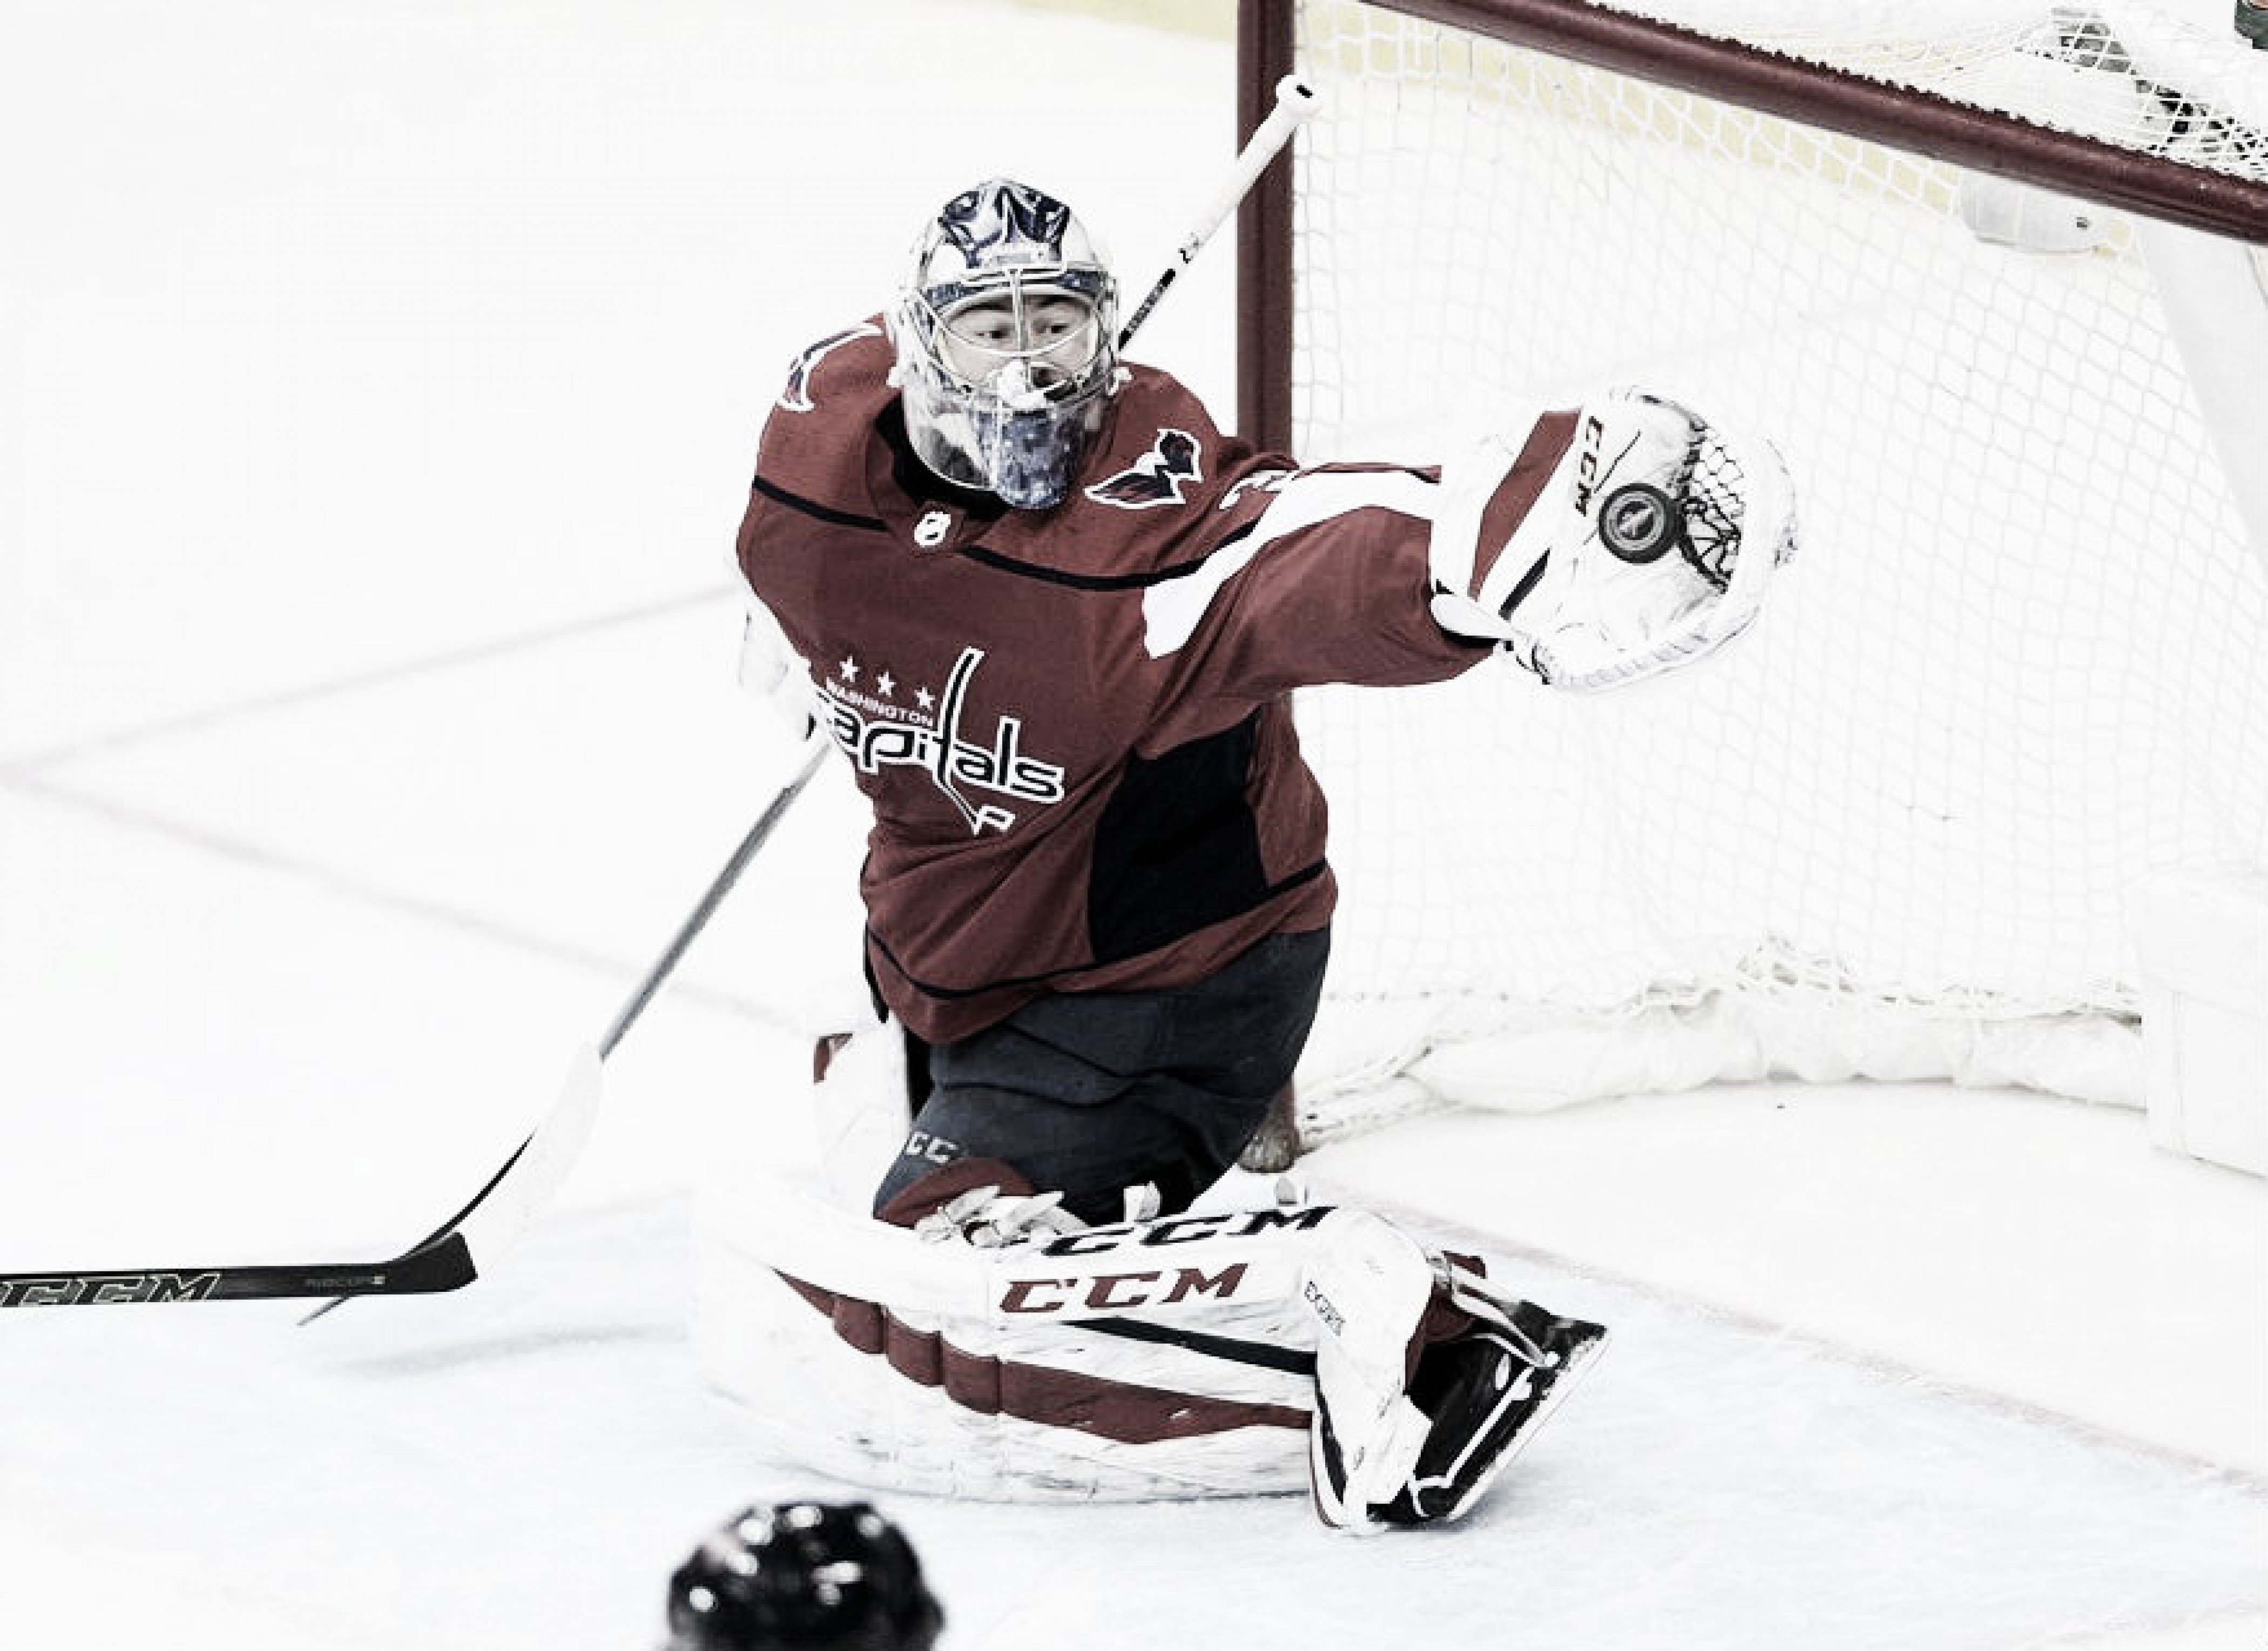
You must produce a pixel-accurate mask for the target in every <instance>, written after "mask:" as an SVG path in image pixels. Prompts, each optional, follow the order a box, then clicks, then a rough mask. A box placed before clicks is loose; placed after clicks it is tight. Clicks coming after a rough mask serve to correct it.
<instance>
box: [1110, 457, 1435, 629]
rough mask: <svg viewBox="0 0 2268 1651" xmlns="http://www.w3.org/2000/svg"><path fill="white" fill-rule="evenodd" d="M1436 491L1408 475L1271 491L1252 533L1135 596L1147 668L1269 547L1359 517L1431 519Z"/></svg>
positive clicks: (1323, 475) (1321, 473) (1339, 478)
mask: <svg viewBox="0 0 2268 1651" xmlns="http://www.w3.org/2000/svg"><path fill="white" fill-rule="evenodd" d="M1274 491H1275V495H1276V497H1275V498H1274V499H1273V500H1271V501H1270V504H1269V506H1268V508H1267V510H1266V511H1264V512H1262V514H1261V516H1260V518H1259V520H1256V522H1255V523H1254V524H1253V527H1252V531H1251V532H1250V533H1249V534H1246V535H1245V536H1244V537H1243V538H1242V539H1240V540H1238V541H1237V542H1236V543H1235V544H1233V545H1232V546H1231V547H1229V548H1228V549H1226V550H1219V551H1216V552H1215V553H1214V554H1213V555H1211V556H1208V557H1206V558H1205V560H1204V564H1203V565H1202V566H1200V567H1199V568H1198V569H1197V571H1195V572H1194V573H1190V574H1189V575H1187V576H1185V577H1183V578H1182V579H1167V580H1166V581H1165V582H1164V583H1163V584H1160V585H1153V586H1151V587H1150V588H1149V589H1148V590H1147V591H1145V592H1144V593H1143V596H1142V617H1143V620H1144V623H1145V632H1144V636H1143V649H1144V652H1147V653H1148V654H1149V656H1150V657H1151V658H1152V659H1153V660H1161V659H1163V658H1165V657H1166V655H1167V654H1169V653H1174V652H1179V651H1180V650H1181V649H1182V647H1183V646H1184V645H1186V644H1187V643H1188V642H1189V638H1190V637H1192V636H1194V635H1195V634H1196V633H1197V626H1198V625H1199V624H1200V623H1203V622H1204V616H1205V615H1206V613H1207V612H1208V611H1209V610H1210V609H1211V607H1212V602H1213V598H1214V597H1216V596H1218V595H1219V593H1220V592H1221V589H1222V587H1223V586H1226V585H1227V583H1228V582H1229V580H1231V579H1234V578H1235V577H1236V576H1237V575H1238V574H1239V573H1241V572H1242V571H1244V569H1245V567H1246V566H1247V564H1249V563H1250V562H1251V560H1252V558H1253V557H1254V556H1257V555H1259V554H1260V552H1261V551H1262V550H1263V549H1266V548H1267V547H1268V546H1269V544H1270V543H1271V542H1274V541H1276V540H1278V539H1281V538H1283V537H1284V536H1285V535H1286V534H1294V533H1297V532H1299V531H1300V529H1301V528H1303V527H1314V525H1315V524H1316V523H1317V522H1322V521H1329V520H1330V519H1331V518H1332V517H1334V516H1344V515H1346V514H1348V513H1349V512H1353V511H1358V510H1390V511H1396V512H1400V513H1401V514H1403V515H1405V516H1413V517H1416V518H1417V519H1418V520H1420V521H1429V520H1432V514H1433V503H1434V500H1435V499H1436V498H1438V497H1439V495H1440V486H1439V484H1438V483H1434V482H1432V481H1431V480H1429V479H1428V478H1426V477H1425V476H1422V475H1417V474H1416V473H1414V472H1412V471H1409V470H1305V471H1301V472H1300V473H1299V474H1298V475H1292V476H1291V477H1288V478H1287V479H1285V481H1283V482H1281V483H1278V484H1277V486H1276V488H1275V490H1274Z"/></svg>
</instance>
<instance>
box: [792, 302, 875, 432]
mask: <svg viewBox="0 0 2268 1651" xmlns="http://www.w3.org/2000/svg"><path fill="white" fill-rule="evenodd" d="M881 335H882V329H881V328H879V327H877V326H875V325H874V324H873V322H871V321H861V322H859V324H858V326H856V327H852V328H846V329H844V330H843V331H842V332H839V333H833V334H830V335H828V336H827V337H825V338H822V339H821V340H820V341H819V342H818V343H815V344H814V345H812V347H811V348H810V349H808V350H805V351H804V352H803V353H802V354H801V355H799V356H798V357H796V358H795V365H793V366H792V367H790V368H789V369H788V370H787V387H786V388H785V389H784V390H782V391H781V392H780V394H779V404H780V406H781V408H782V409H784V410H786V411H788V412H791V413H808V412H812V411H814V410H815V409H817V407H818V405H819V404H818V403H817V402H814V401H813V400H812V399H811V375H812V374H813V373H814V372H816V371H817V370H818V367H819V364H820V363H821V361H823V360H825V359H826V358H827V357H828V354H829V353H830V352H831V351H834V350H840V349H842V348H843V345H845V344H849V343H857V342H858V340H859V339H861V338H880V336H881Z"/></svg>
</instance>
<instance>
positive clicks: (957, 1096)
mask: <svg viewBox="0 0 2268 1651" xmlns="http://www.w3.org/2000/svg"><path fill="white" fill-rule="evenodd" d="M1329 952H1330V935H1329V931H1328V930H1322V929H1318V930H1314V931H1311V932H1307V933H1303V934H1278V935H1271V936H1270V938H1268V939H1267V940H1262V941H1261V942H1260V943H1259V944H1257V945H1256V946H1254V947H1252V948H1251V949H1249V950H1248V951H1247V952H1245V953H1244V954H1242V955H1241V956H1240V957H1238V958H1237V959H1236V960H1235V961H1234V962H1231V963H1230V964H1229V965H1228V966H1227V967H1226V969H1221V970H1220V971H1219V973H1217V974H1215V975H1213V976H1212V977H1211V978H1209V979H1206V980H1204V981H1201V982H1198V983H1197V984H1194V985H1189V986H1182V987H1176V988H1174V989H1172V990H1170V991H1127V992H1093V993H1081V994H1063V995H1058V996H1054V997H1047V998H1040V999H1035V1000H1034V1001H1033V1002H1031V1003H1028V1004H1027V1005H1025V1006H1023V1007H1022V1008H1020V1009H1019V1010H1018V1011H1016V1013H1013V1014H1012V1015H1010V1016H1009V1017H1008V1018H1007V1019H1006V1020H1005V1021H1001V1022H999V1023H998V1025H995V1026H991V1027H988V1028H986V1029H985V1030H983V1031H982V1032H979V1033H977V1034H976V1035H975V1036H971V1037H967V1038H963V1039H961V1041H959V1042H958V1043H943V1044H938V1045H935V1046H918V1045H917V1046H916V1047H914V1048H912V1049H910V1050H909V1072H910V1074H911V1080H912V1086H913V1089H914V1092H915V1093H916V1094H917V1095H918V1094H922V1093H924V1088H925V1092H926V1095H927V1099H926V1100H925V1101H924V1102H922V1104H921V1105H920V1106H919V1107H918V1109H917V1110H916V1112H915V1114H914V1118H913V1127H912V1131H911V1132H910V1133H909V1135H908V1136H907V1138H906V1143H905V1146H904V1148H903V1149H902V1151H901V1153H899V1155H898V1157H897V1159H896V1160H895V1162H894V1163H893V1164H892V1165H891V1167H890V1168H889V1169H888V1170H887V1172H886V1173H885V1175H884V1176H883V1178H882V1182H881V1184H880V1187H879V1188H878V1189H877V1190H876V1192H875V1195H874V1209H875V1211H876V1212H877V1213H880V1212H882V1211H883V1210H884V1209H886V1208H887V1207H888V1206H890V1205H893V1204H896V1203H898V1202H899V1200H900V1198H901V1195H902V1194H904V1193H905V1192H906V1191H907V1190H908V1189H909V1188H910V1187H912V1186H913V1185H914V1183H917V1182H918V1181H919V1180H921V1179H922V1178H923V1177H924V1176H927V1175H929V1174H930V1173H931V1172H932V1171H934V1170H936V1169H938V1168H940V1167H941V1166H943V1165H945V1164H948V1163H951V1162H954V1161H956V1160H959V1159H962V1158H991V1159H998V1160H1001V1161H1005V1162H1006V1163H1008V1164H1012V1165H1013V1166H1014V1167H1015V1168H1018V1169H1020V1170H1021V1171H1022V1172H1023V1174H1024V1176H1026V1177H1027V1179H1028V1180H1029V1181H1030V1182H1031V1183H1032V1184H1033V1185H1034V1186H1035V1187H1037V1188H1039V1189H1040V1190H1042V1191H1060V1192H1062V1193H1063V1194H1064V1208H1065V1209H1066V1210H1068V1211H1070V1212H1071V1213H1072V1214H1073V1215H1076V1216H1078V1217H1079V1219H1080V1220H1085V1221H1089V1222H1096V1223H1100V1222H1108V1221H1115V1220H1119V1219H1120V1215H1121V1211H1122V1207H1123V1205H1122V1200H1123V1190H1124V1189H1125V1188H1127V1187H1130V1186H1138V1185H1141V1184H1142V1183H1145V1182H1146V1183H1152V1184H1153V1185H1155V1186H1156V1188H1157V1189H1158V1192H1159V1196H1160V1199H1161V1200H1162V1202H1163V1210H1164V1212H1167V1213H1171V1212H1174V1211H1176V1210H1180V1209H1182V1208H1184V1207H1186V1206H1187V1205H1188V1204H1189V1200H1190V1199H1192V1198H1195V1197H1196V1196H1197V1194H1198V1193H1200V1192H1202V1191H1203V1190H1204V1189H1205V1188H1206V1187H1208V1186H1210V1185H1211V1184H1212V1183H1213V1182H1215V1181H1216V1180H1218V1179H1219V1177H1220V1176H1221V1174H1222V1172H1224V1171H1225V1170H1226V1169H1227V1168H1228V1167H1229V1166H1230V1165H1231V1164H1232V1163H1233V1162H1235V1161H1236V1156H1237V1153H1239V1152H1240V1151H1241V1150H1242V1149H1243V1146H1244V1144H1245V1143H1246V1142H1247V1141H1248V1140H1249V1139H1251V1138H1252V1135H1253V1133H1254V1131H1256V1130H1257V1129H1258V1128H1259V1127H1260V1125H1261V1123H1262V1122H1263V1119H1265V1117H1267V1114H1268V1106H1269V1102H1270V1101H1271V1100H1273V1099H1274V1098H1275V1096H1276V1095H1277V1094H1278V1091H1280V1090H1282V1089H1283V1088H1284V1087H1285V1086H1286V1085H1288V1084H1289V1083H1290V1082H1291V1081H1292V1069H1293V1067H1295V1066H1296V1065H1298V1064H1299V1058H1300V1050H1302V1049H1303V1048H1304V1047H1305V1046H1306V1044H1307V1033H1308V1030H1309V1028H1311V1027H1312V1026H1313V1025H1314V1017H1315V1007H1316V1005H1317V1003H1318V1001H1319V1000H1320V999H1321V998H1322V984H1323V970H1324V967H1325V964H1326V962H1327V961H1328V959H1329ZM924 1067H925V1068H926V1072H925V1074H924ZM924 1076H925V1083H924Z"/></svg>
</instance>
